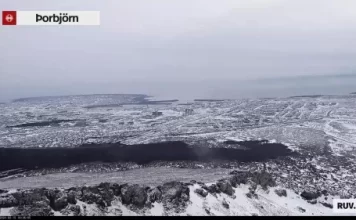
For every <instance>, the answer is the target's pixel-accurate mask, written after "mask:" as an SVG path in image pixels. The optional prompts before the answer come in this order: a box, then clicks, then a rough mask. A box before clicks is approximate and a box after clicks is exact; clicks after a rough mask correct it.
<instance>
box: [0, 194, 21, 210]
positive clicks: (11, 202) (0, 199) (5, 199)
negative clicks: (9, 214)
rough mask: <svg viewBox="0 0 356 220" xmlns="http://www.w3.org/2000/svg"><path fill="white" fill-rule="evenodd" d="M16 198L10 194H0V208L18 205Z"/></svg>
mask: <svg viewBox="0 0 356 220" xmlns="http://www.w3.org/2000/svg"><path fill="white" fill-rule="evenodd" d="M18 205H19V202H18V200H17V199H16V198H15V197H14V196H13V195H11V194H9V195H3V196H0V208H10V207H13V206H18Z"/></svg>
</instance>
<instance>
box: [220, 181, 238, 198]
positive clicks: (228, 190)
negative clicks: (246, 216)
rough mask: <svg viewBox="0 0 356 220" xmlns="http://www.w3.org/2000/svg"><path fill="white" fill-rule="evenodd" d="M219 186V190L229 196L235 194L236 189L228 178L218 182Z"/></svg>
mask: <svg viewBox="0 0 356 220" xmlns="http://www.w3.org/2000/svg"><path fill="white" fill-rule="evenodd" d="M217 187H218V188H219V190H220V191H221V192H223V193H225V194H227V195H229V196H232V195H233V194H234V190H233V189H232V186H231V184H230V182H229V181H227V180H220V181H218V182H217Z"/></svg>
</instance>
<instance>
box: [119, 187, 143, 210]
mask: <svg viewBox="0 0 356 220" xmlns="http://www.w3.org/2000/svg"><path fill="white" fill-rule="evenodd" d="M121 198H122V202H123V203H124V204H126V205H129V204H132V205H135V206H137V207H143V206H144V205H145V203H146V200H147V193H146V190H145V188H144V187H141V186H139V185H138V184H134V185H130V186H128V185H124V186H123V187H122V188H121Z"/></svg>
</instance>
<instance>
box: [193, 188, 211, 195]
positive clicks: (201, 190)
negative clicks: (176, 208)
mask: <svg viewBox="0 0 356 220" xmlns="http://www.w3.org/2000/svg"><path fill="white" fill-rule="evenodd" d="M194 192H195V193H196V194H198V195H200V196H202V197H206V196H207V195H208V192H207V191H205V190H203V189H196V190H194Z"/></svg>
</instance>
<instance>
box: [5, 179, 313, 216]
mask: <svg viewBox="0 0 356 220" xmlns="http://www.w3.org/2000/svg"><path fill="white" fill-rule="evenodd" d="M242 183H249V184H250V185H251V187H250V188H249V190H250V191H249V193H248V195H247V196H248V197H249V198H258V197H257V194H256V193H255V190H256V188H257V186H258V185H260V186H261V187H262V188H267V187H268V186H273V185H274V184H275V183H274V180H273V178H272V176H271V175H269V174H267V173H250V172H236V173H234V174H233V175H232V176H230V177H228V178H225V179H221V180H219V181H217V182H216V183H215V184H209V185H206V184H204V183H202V182H196V181H191V182H188V183H183V182H178V181H171V182H167V183H164V184H163V185H161V186H157V187H154V188H150V187H147V186H142V185H138V184H133V185H130V184H121V185H120V184H116V183H100V184H99V185H94V186H83V187H72V188H69V189H46V188H41V189H31V190H19V191H16V192H12V193H9V192H7V191H5V190H3V191H2V193H1V194H0V208H11V207H13V209H11V214H12V215H17V216H21V215H26V216H51V215H54V213H57V214H58V212H59V213H61V214H62V215H74V216H79V215H91V213H90V212H91V210H92V209H93V207H97V209H98V210H99V211H100V212H102V213H105V212H106V211H105V210H108V208H109V207H111V209H113V207H112V204H113V202H121V203H122V204H123V205H125V206H126V207H127V208H128V209H130V210H132V211H135V212H137V211H138V212H142V211H143V210H147V209H149V208H152V205H153V203H161V204H162V205H163V209H164V212H165V213H167V214H174V213H181V212H184V210H185V209H186V208H187V206H188V205H189V204H190V189H189V187H192V186H194V187H195V190H194V193H196V194H198V195H199V196H200V197H202V198H205V197H207V196H208V195H209V193H210V194H211V195H213V196H217V194H220V193H221V194H226V195H228V196H230V197H231V198H235V197H236V196H235V195H234V193H235V190H234V187H237V186H238V185H239V184H242ZM276 193H277V194H278V193H279V194H281V195H282V196H283V195H284V191H283V190H279V191H277V190H276ZM304 194H305V193H304ZM304 194H303V195H304ZM308 195H309V194H306V196H308ZM309 197H310V195H309ZM311 197H313V196H311ZM114 200H115V201H114ZM87 206H90V207H91V208H90V209H88V207H87ZM222 206H223V207H224V208H226V209H229V207H230V205H229V203H228V202H227V201H225V200H224V201H223V203H222ZM94 209H95V208H94ZM114 209H115V210H116V209H119V208H114ZM98 210H96V211H98ZM140 210H141V211H140ZM143 212H144V211H143ZM115 213H118V214H120V213H122V211H121V210H117V212H115Z"/></svg>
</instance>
